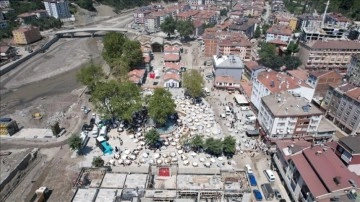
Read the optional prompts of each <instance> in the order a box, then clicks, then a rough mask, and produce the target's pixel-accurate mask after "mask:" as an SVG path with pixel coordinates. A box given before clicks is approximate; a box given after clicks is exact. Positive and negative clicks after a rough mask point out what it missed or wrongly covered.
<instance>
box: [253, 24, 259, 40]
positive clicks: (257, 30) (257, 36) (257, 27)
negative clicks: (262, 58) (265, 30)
mask: <svg viewBox="0 0 360 202" xmlns="http://www.w3.org/2000/svg"><path fill="white" fill-rule="evenodd" d="M260 36H261V28H260V26H259V25H258V26H256V29H255V32H254V38H255V39H257V38H259V37H260Z"/></svg>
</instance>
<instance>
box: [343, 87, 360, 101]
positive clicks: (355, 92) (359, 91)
mask: <svg viewBox="0 0 360 202" xmlns="http://www.w3.org/2000/svg"><path fill="white" fill-rule="evenodd" d="M346 95H347V96H349V97H351V98H352V99H354V100H357V101H358V102H360V87H356V88H354V89H352V90H349V91H348V92H347V93H346Z"/></svg>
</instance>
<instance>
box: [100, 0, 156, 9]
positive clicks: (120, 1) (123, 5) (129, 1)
mask: <svg viewBox="0 0 360 202" xmlns="http://www.w3.org/2000/svg"><path fill="white" fill-rule="evenodd" d="M97 2H99V3H101V4H106V5H109V6H111V7H113V8H114V9H115V11H116V12H119V11H120V10H123V9H130V8H134V7H141V6H146V5H149V4H150V3H152V2H158V0H136V1H134V0H97Z"/></svg>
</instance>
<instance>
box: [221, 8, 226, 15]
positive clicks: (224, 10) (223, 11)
mask: <svg viewBox="0 0 360 202" xmlns="http://www.w3.org/2000/svg"><path fill="white" fill-rule="evenodd" d="M227 13H228V10H227V9H226V8H223V9H221V10H220V16H226V15H227Z"/></svg>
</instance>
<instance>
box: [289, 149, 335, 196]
mask: <svg viewBox="0 0 360 202" xmlns="http://www.w3.org/2000/svg"><path fill="white" fill-rule="evenodd" d="M291 159H292V160H293V162H294V164H295V167H296V169H297V170H298V171H299V173H300V175H301V177H302V178H303V180H304V181H305V183H306V185H307V186H308V188H309V190H310V192H311V193H312V195H313V196H314V197H319V196H321V195H324V194H327V193H328V191H327V190H326V188H325V187H324V185H323V184H322V183H321V181H320V179H319V178H318V177H317V176H316V173H315V172H314V170H313V169H312V168H311V166H310V164H309V163H308V162H307V160H306V159H305V157H304V155H303V154H297V155H294V156H292V157H291ZM325 166H326V165H325ZM325 169H326V168H325Z"/></svg>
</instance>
